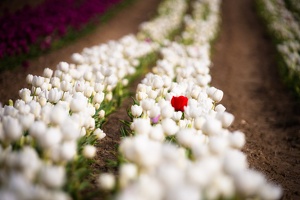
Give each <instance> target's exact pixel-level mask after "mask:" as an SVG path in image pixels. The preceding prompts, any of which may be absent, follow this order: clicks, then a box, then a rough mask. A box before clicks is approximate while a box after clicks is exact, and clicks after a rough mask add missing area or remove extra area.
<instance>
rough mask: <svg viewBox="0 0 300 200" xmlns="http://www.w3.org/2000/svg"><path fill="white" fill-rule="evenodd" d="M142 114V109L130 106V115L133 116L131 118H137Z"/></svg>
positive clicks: (137, 106)
mask: <svg viewBox="0 0 300 200" xmlns="http://www.w3.org/2000/svg"><path fill="white" fill-rule="evenodd" d="M142 112H143V108H142V107H141V106H139V105H136V104H135V105H132V106H131V114H132V115H133V117H139V116H141V114H142Z"/></svg>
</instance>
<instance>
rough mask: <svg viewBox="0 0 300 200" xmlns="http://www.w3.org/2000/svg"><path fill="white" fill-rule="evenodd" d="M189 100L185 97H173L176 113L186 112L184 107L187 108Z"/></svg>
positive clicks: (172, 102)
mask: <svg viewBox="0 0 300 200" xmlns="http://www.w3.org/2000/svg"><path fill="white" fill-rule="evenodd" d="M188 100H189V99H188V98H187V97H185V96H179V97H175V96H173V97H172V100H171V104H172V106H173V107H174V108H175V110H176V111H181V112H183V111H184V107H185V106H187V103H188Z"/></svg>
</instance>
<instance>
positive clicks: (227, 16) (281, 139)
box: [212, 0, 300, 199]
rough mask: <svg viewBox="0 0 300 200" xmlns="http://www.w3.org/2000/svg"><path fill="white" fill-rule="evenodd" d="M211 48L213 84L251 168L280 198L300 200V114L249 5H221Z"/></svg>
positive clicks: (250, 1)
mask: <svg viewBox="0 0 300 200" xmlns="http://www.w3.org/2000/svg"><path fill="white" fill-rule="evenodd" d="M222 11H223V16H222V29H221V32H220V35H219V38H218V40H217V43H216V44H215V51H214V55H213V59H212V61H213V63H214V67H213V68H212V79H213V81H212V85H213V86H215V87H217V88H220V89H222V90H223V91H224V94H225V95H224V99H223V100H222V103H223V104H224V105H225V107H226V108H227V110H228V111H229V112H231V113H233V114H234V115H235V117H236V119H235V123H234V125H233V129H234V130H237V129H238V130H242V131H244V132H245V134H246V139H247V140H246V141H247V144H246V147H245V148H244V151H245V153H247V155H248V160H249V162H250V165H251V167H253V168H255V169H258V170H260V171H262V172H263V173H265V174H266V176H267V178H268V179H269V180H272V181H274V182H276V183H278V184H280V185H282V187H283V188H284V197H283V199H300V109H299V104H298V106H297V104H296V101H295V100H294V99H293V98H292V97H291V95H290V94H289V93H288V92H287V89H286V88H285V87H284V86H283V85H282V84H281V82H280V81H279V80H280V78H279V75H278V73H277V69H276V63H275V50H274V48H273V46H272V45H271V42H270V39H269V38H268V37H267V35H266V34H265V32H264V29H263V26H262V24H261V23H260V21H259V18H258V17H257V16H256V13H255V7H254V1H253V0H244V1H239V0H236V1H233V0H224V2H223V7H222Z"/></svg>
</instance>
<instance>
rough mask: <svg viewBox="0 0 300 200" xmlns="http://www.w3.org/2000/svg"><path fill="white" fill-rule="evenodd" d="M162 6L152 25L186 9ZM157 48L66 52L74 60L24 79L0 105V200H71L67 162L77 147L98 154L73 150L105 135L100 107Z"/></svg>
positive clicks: (141, 43)
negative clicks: (15, 96)
mask: <svg viewBox="0 0 300 200" xmlns="http://www.w3.org/2000/svg"><path fill="white" fill-rule="evenodd" d="M177 3H179V4H180V5H181V7H182V8H181V9H179V10H178V9H177V10H175V8H177V7H176V6H175V5H176V4H177ZM161 6H162V7H161V8H160V9H161V10H166V11H168V12H166V13H163V12H160V13H159V15H158V17H157V18H156V19H155V20H154V21H159V20H160V19H167V18H168V17H167V16H169V11H173V10H174V12H184V10H182V9H184V8H186V3H185V2H184V1H176V2H174V1H170V0H166V1H165V3H163V4H162V5H161ZM170 15H171V16H174V13H170ZM182 15H183V14H182ZM171 18H172V17H171ZM177 21H181V19H179V18H176V20H175V22H174V23H175V24H176V25H175V26H174V25H173V26H172V27H170V28H168V30H166V31H164V32H163V33H162V34H163V35H164V37H166V36H167V34H170V33H171V32H172V31H174V30H173V29H175V28H178V27H177V26H178V22H177ZM149 23H151V22H149ZM170 26H171V25H170ZM143 29H144V28H142V30H141V31H140V34H143V33H144V32H145V31H144V30H143ZM147 31H148V32H147V34H150V35H155V34H156V33H152V32H154V31H156V30H147ZM154 37H155V36H154ZM151 40H158V38H151ZM158 42H161V41H160V40H158ZM158 48H159V44H158V43H154V42H151V41H150V42H149V41H148V40H147V41H145V40H138V39H137V37H136V36H134V35H127V36H124V37H123V38H121V39H120V40H118V41H109V42H108V43H106V44H100V45H97V46H94V47H91V48H85V49H84V50H83V52H82V53H75V54H73V55H72V60H73V63H71V64H70V63H66V62H60V63H59V64H58V65H57V69H56V70H55V71H53V70H51V69H49V68H45V70H44V73H43V75H42V76H36V75H31V74H29V75H28V76H27V79H26V81H27V83H28V84H29V85H30V88H24V89H21V90H20V92H19V95H20V99H18V100H16V101H15V102H12V101H10V105H5V106H3V107H2V106H1V107H0V144H1V145H0V183H1V187H0V197H1V200H13V199H26V200H27V199H39V200H41V199H47V200H48V199H49V200H53V199H55V200H60V199H62V200H63V199H70V198H71V197H70V195H69V194H67V193H66V192H65V191H63V186H64V184H65V182H66V179H67V177H66V166H67V164H68V163H69V162H73V161H75V160H76V159H78V156H79V155H78V149H81V148H83V150H82V152H81V153H82V154H83V156H85V157H86V158H93V157H94V155H95V153H96V148H95V147H94V146H92V145H86V146H84V147H78V146H77V143H78V140H79V139H80V138H82V137H88V136H91V135H92V136H93V137H95V138H97V139H99V140H101V139H102V138H104V137H105V135H106V134H105V133H104V132H103V131H102V130H101V129H100V127H99V124H97V122H96V121H99V119H100V120H101V119H103V118H105V110H103V109H101V108H102V107H103V105H105V104H108V103H109V102H110V101H111V100H112V99H115V98H118V97H116V96H115V97H114V96H113V94H114V93H113V91H114V90H115V89H116V88H117V87H118V85H123V86H126V85H127V84H128V79H127V77H130V76H132V75H134V74H135V73H136V70H137V69H136V68H137V67H138V66H139V64H140V59H142V58H144V57H147V55H149V54H151V53H153V52H155V51H157V50H158ZM71 184H72V183H71Z"/></svg>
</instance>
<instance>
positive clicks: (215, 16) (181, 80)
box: [99, 0, 281, 200]
mask: <svg viewBox="0 0 300 200" xmlns="http://www.w3.org/2000/svg"><path fill="white" fill-rule="evenodd" d="M193 5H194V6H193V9H194V10H193V16H186V17H185V23H186V26H185V27H186V29H185V31H183V35H182V37H183V41H184V38H185V39H188V40H190V39H191V38H192V41H193V44H191V45H187V46H185V45H182V44H179V43H177V42H172V41H165V42H164V45H163V47H162V48H161V49H160V55H161V57H162V58H161V59H160V60H158V61H157V65H156V66H155V67H154V68H153V71H152V73H148V74H147V75H146V77H145V78H144V79H143V80H142V82H141V83H140V84H139V85H138V88H137V91H136V102H135V104H134V105H132V106H131V110H130V115H131V116H132V122H131V124H130V129H131V130H132V132H130V133H129V134H128V137H125V138H124V139H123V140H122V142H121V144H120V148H119V150H120V153H121V154H122V155H123V157H124V160H125V162H124V163H122V164H121V166H120V170H119V175H118V179H117V182H116V180H115V177H114V176H113V175H112V174H107V173H104V174H102V175H101V176H100V179H99V181H100V185H101V187H102V188H103V189H108V190H109V189H114V188H116V187H117V190H118V193H117V195H116V198H117V199H118V200H138V199H143V200H148V199H149V200H152V199H156V200H159V199H166V200H184V199H189V200H199V199H279V198H280V197H281V188H280V187H278V186H277V185H275V184H273V183H270V182H268V180H267V179H266V178H265V176H264V175H263V174H262V173H260V172H258V171H255V170H253V169H250V168H249V166H248V162H247V158H246V155H245V154H244V153H242V151H241V149H242V147H243V146H244V144H245V135H244V134H243V133H242V132H240V131H234V132H231V131H229V130H228V127H229V126H230V125H231V124H232V122H233V120H234V116H233V115H232V114H230V113H228V112H227V111H226V108H225V107H224V106H223V105H222V104H219V102H220V101H221V99H222V97H223V92H222V91H221V90H219V89H217V88H215V87H212V86H210V85H209V83H210V80H211V76H210V74H209V67H210V64H211V61H210V42H211V40H212V39H213V37H214V36H215V35H216V34H217V28H218V22H219V9H220V1H219V0H214V1H208V0H207V1H195V3H194V4H193ZM205 9H208V10H205ZM204 10H205V12H207V14H206V15H205V17H204V18H203V16H204V15H202V14H199V13H202V12H204ZM203 28H204V29H205V30H203ZM204 34H207V35H204Z"/></svg>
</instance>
